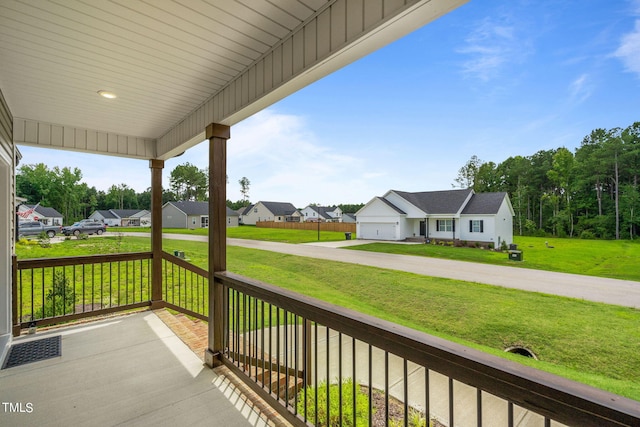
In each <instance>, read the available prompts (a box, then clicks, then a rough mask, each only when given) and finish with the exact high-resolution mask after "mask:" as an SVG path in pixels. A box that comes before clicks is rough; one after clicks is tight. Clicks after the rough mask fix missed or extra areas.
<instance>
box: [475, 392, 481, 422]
mask: <svg viewBox="0 0 640 427" xmlns="http://www.w3.org/2000/svg"><path fill="white" fill-rule="evenodd" d="M476 407H477V408H476V409H477V415H476V417H477V419H478V427H482V390H480V389H479V388H478V389H476Z"/></svg>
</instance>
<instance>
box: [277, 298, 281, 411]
mask: <svg viewBox="0 0 640 427" xmlns="http://www.w3.org/2000/svg"><path fill="white" fill-rule="evenodd" d="M276 363H277V364H278V372H277V375H276V383H277V384H278V387H277V391H276V393H277V399H278V400H280V307H278V306H276Z"/></svg>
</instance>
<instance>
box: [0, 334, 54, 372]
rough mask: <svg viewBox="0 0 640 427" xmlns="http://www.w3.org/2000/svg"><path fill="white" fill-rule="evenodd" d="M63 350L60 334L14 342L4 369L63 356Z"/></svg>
mask: <svg viewBox="0 0 640 427" xmlns="http://www.w3.org/2000/svg"><path fill="white" fill-rule="evenodd" d="M61 350H62V337H61V336H60V335H57V336H55V337H48V338H42V339H39V340H33V341H27V342H23V343H20V344H14V345H12V346H11V350H9V356H8V357H7V358H6V360H5V362H4V366H3V367H2V369H8V368H13V367H14V366H20V365H24V364H27V363H31V362H38V361H40V360H46V359H51V358H53V357H58V356H62V351H61Z"/></svg>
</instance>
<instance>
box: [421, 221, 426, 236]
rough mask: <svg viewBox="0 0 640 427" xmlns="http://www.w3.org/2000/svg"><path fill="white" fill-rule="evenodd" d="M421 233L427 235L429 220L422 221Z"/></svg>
mask: <svg viewBox="0 0 640 427" xmlns="http://www.w3.org/2000/svg"><path fill="white" fill-rule="evenodd" d="M420 235H421V236H426V235H427V221H420Z"/></svg>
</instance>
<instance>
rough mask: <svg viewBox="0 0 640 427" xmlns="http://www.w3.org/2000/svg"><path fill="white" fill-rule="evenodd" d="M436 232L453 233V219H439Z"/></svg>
mask: <svg viewBox="0 0 640 427" xmlns="http://www.w3.org/2000/svg"><path fill="white" fill-rule="evenodd" d="M436 230H438V231H453V220H452V219H438V220H436Z"/></svg>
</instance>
